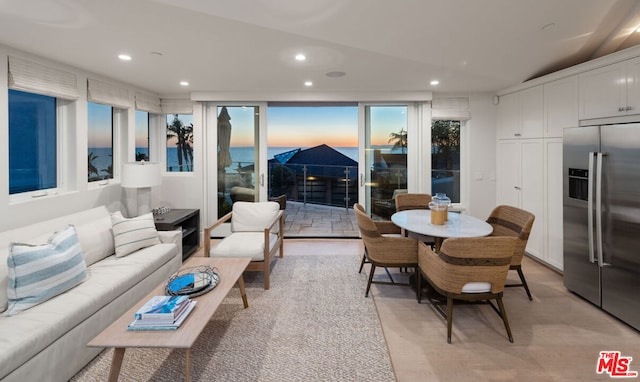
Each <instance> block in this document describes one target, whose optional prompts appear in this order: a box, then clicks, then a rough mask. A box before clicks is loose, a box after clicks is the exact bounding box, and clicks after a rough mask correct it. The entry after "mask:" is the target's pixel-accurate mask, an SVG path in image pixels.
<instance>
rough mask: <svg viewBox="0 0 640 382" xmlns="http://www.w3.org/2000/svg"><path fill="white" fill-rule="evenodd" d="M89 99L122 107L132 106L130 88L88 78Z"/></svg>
mask: <svg viewBox="0 0 640 382" xmlns="http://www.w3.org/2000/svg"><path fill="white" fill-rule="evenodd" d="M87 99H88V100H89V101H91V102H95V103H101V104H103V105H110V106H114V107H117V108H120V109H128V108H130V107H131V102H130V101H129V90H128V89H127V88H124V87H120V86H116V85H112V84H109V83H106V82H102V81H98V80H93V79H91V78H89V79H88V80H87Z"/></svg>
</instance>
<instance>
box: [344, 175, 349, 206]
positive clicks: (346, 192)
mask: <svg viewBox="0 0 640 382" xmlns="http://www.w3.org/2000/svg"><path fill="white" fill-rule="evenodd" d="M349 199H350V198H349V166H346V167H345V168H344V203H345V205H344V209H345V210H348V209H349Z"/></svg>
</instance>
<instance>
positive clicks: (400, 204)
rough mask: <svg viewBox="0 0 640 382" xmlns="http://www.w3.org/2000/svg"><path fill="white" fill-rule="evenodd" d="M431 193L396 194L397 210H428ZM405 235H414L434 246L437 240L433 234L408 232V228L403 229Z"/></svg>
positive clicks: (415, 237)
mask: <svg viewBox="0 0 640 382" xmlns="http://www.w3.org/2000/svg"><path fill="white" fill-rule="evenodd" d="M431 199H432V198H431V194H415V193H407V194H399V195H396V212H400V211H407V210H428V209H429V203H430V202H431ZM402 235H403V236H409V237H413V238H414V239H417V240H420V241H422V242H423V243H426V244H427V245H430V246H432V247H433V246H434V245H435V244H436V240H435V239H434V238H433V237H432V236H427V235H421V234H418V233H413V232H412V233H407V232H406V230H404V229H403V230H402Z"/></svg>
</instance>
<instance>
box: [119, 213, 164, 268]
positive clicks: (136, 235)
mask: <svg viewBox="0 0 640 382" xmlns="http://www.w3.org/2000/svg"><path fill="white" fill-rule="evenodd" d="M111 226H112V229H113V240H114V242H115V243H114V244H115V249H116V257H123V256H127V255H128V254H130V253H133V252H135V251H137V250H139V249H141V248H146V247H150V246H152V245H156V244H160V239H159V238H158V231H157V230H156V225H155V223H154V221H153V214H151V213H148V214H144V215H140V216H138V217H135V218H131V219H127V218H125V217H123V216H122V213H120V212H119V211H118V212H114V213H112V214H111Z"/></svg>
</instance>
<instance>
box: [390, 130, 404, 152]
mask: <svg viewBox="0 0 640 382" xmlns="http://www.w3.org/2000/svg"><path fill="white" fill-rule="evenodd" d="M388 142H389V143H391V142H393V147H392V148H391V150H392V151H393V150H395V149H397V148H400V150H401V153H402V154H404V153H405V151H406V150H407V131H406V130H405V129H404V128H402V129H400V132H398V133H391V134H389V141H388Z"/></svg>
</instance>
